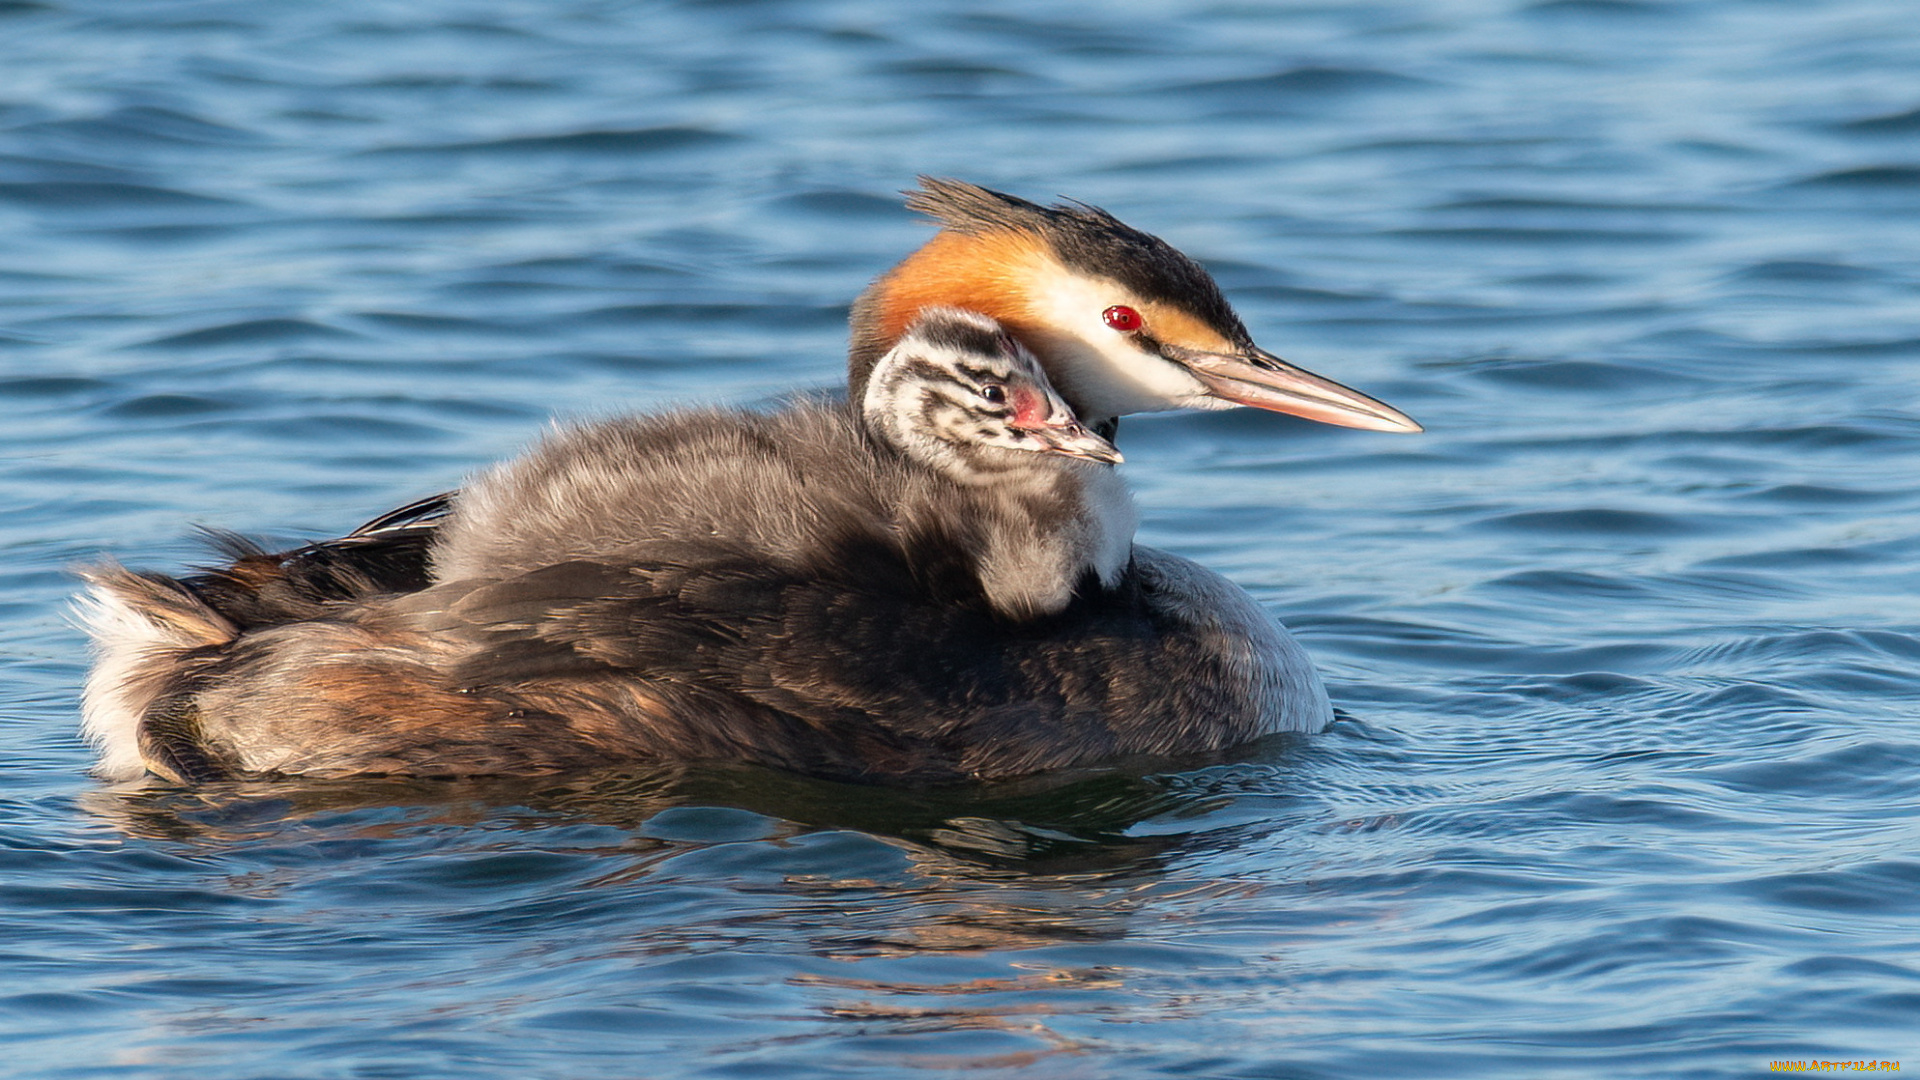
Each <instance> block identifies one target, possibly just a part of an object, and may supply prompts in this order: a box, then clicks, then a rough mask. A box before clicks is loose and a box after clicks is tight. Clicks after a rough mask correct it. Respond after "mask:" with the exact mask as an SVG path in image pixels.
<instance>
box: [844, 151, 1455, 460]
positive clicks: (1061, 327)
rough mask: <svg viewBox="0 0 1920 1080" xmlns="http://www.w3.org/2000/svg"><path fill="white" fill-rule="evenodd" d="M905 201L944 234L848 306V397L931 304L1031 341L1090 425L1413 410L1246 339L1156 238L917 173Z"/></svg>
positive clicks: (1383, 420) (1395, 427)
mask: <svg viewBox="0 0 1920 1080" xmlns="http://www.w3.org/2000/svg"><path fill="white" fill-rule="evenodd" d="M920 185H921V186H920V190H918V191H915V192H911V193H909V195H908V198H907V206H908V207H909V208H910V209H913V210H916V211H919V212H920V213H923V214H926V215H928V216H929V217H932V218H933V219H935V220H936V221H937V222H938V223H939V224H940V226H941V229H940V231H939V232H938V233H936V234H935V235H934V236H933V238H932V239H931V240H929V241H927V243H926V244H925V245H923V246H922V247H921V248H920V249H919V250H918V251H915V252H914V253H913V254H912V255H910V256H908V257H907V258H906V259H905V260H904V261H902V262H901V263H900V264H899V265H898V266H895V267H894V268H893V269H892V270H890V271H888V272H887V273H886V274H884V275H882V276H881V277H880V278H879V279H878V280H876V281H875V282H874V283H873V285H872V286H871V287H870V288H869V289H868V290H867V291H866V293H864V294H863V295H862V296H861V297H860V299H859V300H858V301H856V302H855V304H854V308H853V319H852V323H853V337H852V343H851V348H850V351H849V356H848V366H849V377H850V384H851V386H852V388H853V395H854V399H855V400H856V401H858V400H860V399H861V390H862V387H863V386H864V384H865V382H866V379H867V377H868V374H869V372H871V370H872V368H873V365H874V363H875V361H876V360H877V359H878V358H879V357H880V356H881V355H883V354H884V353H885V352H886V351H887V350H888V349H889V348H890V347H891V346H892V344H893V343H894V342H895V341H898V340H899V339H900V337H901V335H903V334H904V333H905V332H906V329H907V327H908V326H909V325H910V324H911V323H912V322H913V321H914V319H915V318H916V317H917V316H918V314H919V313H920V312H921V311H923V310H925V309H927V308H929V307H955V308H962V309H965V310H969V311H977V312H980V313H981V314H984V315H987V316H989V317H991V318H992V319H994V320H995V321H996V322H998V323H1000V324H1001V325H1002V326H1004V327H1005V328H1006V329H1007V330H1008V331H1009V332H1011V333H1012V334H1013V336H1014V337H1016V338H1017V339H1019V341H1020V342H1021V343H1022V344H1023V345H1025V346H1026V347H1027V348H1028V349H1030V350H1032V351H1033V352H1034V353H1035V354H1036V355H1037V356H1038V357H1039V359H1040V361H1041V363H1042V364H1043V365H1044V366H1045V368H1046V370H1047V376H1048V378H1049V379H1050V380H1051V381H1052V383H1053V385H1054V386H1055V387H1056V388H1057V389H1058V390H1059V392H1060V393H1061V395H1062V396H1064V397H1065V398H1066V400H1067V401H1069V402H1071V403H1072V405H1073V407H1074V409H1075V410H1077V411H1078V413H1079V415H1080V416H1081V417H1083V418H1084V419H1086V420H1087V421H1088V422H1089V423H1098V422H1103V421H1105V420H1107V419H1110V418H1113V417H1118V416H1122V415H1125V414H1128V413H1135V412H1158V411H1164V410H1169V409H1225V408H1232V407H1234V406H1237V405H1250V406H1253V407H1255V408H1261V409H1269V410H1272V411H1275V412H1284V413H1290V414H1292V415H1295V416H1301V417H1305V418H1307V419H1311V420H1318V421H1321V422H1323V423H1329V424H1338V425H1341V426H1345V427H1357V428H1366V429H1369V430H1373V431H1419V430H1421V429H1420V425H1419V424H1417V423H1415V422H1414V421H1413V420H1412V419H1411V418H1410V417H1408V416H1407V415H1406V414H1404V413H1402V412H1400V411H1399V410H1397V409H1395V408H1393V407H1392V406H1389V405H1386V404H1384V403H1382V402H1379V401H1376V400H1374V399H1373V398H1371V397H1368V396H1367V395H1365V394H1362V393H1360V392H1359V391H1357V390H1353V389H1350V388H1348V387H1345V386H1342V385H1340V384H1339V383H1336V382H1334V381H1332V380H1331V379H1326V378H1323V377H1321V376H1319V375H1315V374H1313V373H1312V372H1310V371H1306V370H1304V369H1302V368H1299V367H1295V366H1294V365H1292V364H1289V363H1287V362H1286V361H1284V360H1281V359H1280V358H1279V357H1277V356H1274V355H1273V354H1272V353H1269V352H1267V351H1266V350H1264V349H1262V348H1260V347H1259V346H1257V345H1255V344H1254V342H1253V338H1252V337H1251V336H1250V335H1249V334H1248V333H1247V330H1246V327H1245V326H1244V325H1243V324H1242V323H1241V322H1240V318H1239V316H1237V315H1235V314H1234V312H1233V308H1232V306H1231V305H1229V304H1228V303H1227V300H1226V297H1225V296H1224V295H1223V294H1222V293H1221V292H1220V287H1219V285H1217V284H1216V283H1215V282H1214V280H1213V277H1212V276H1211V275H1209V274H1208V273H1207V272H1206V270H1204V269H1202V268H1201V266H1200V264H1198V263H1196V262H1194V261H1193V260H1192V259H1190V258H1188V257H1187V256H1185V255H1183V254H1181V253H1180V252H1179V251H1178V250H1176V249H1175V248H1174V247H1173V246H1172V245H1170V244H1168V243H1167V242H1165V241H1164V240H1161V239H1160V238H1158V237H1156V236H1151V235H1149V234H1147V233H1144V232H1141V231H1140V230H1138V229H1135V228H1132V227H1131V226H1129V225H1127V224H1126V223H1125V222H1122V221H1121V220H1119V219H1118V218H1116V217H1114V216H1113V215H1112V214H1109V213H1107V212H1106V211H1104V210H1101V209H1099V208H1097V207H1093V206H1087V205H1084V204H1080V203H1067V204H1062V205H1058V206H1052V207H1047V206H1041V205H1039V204H1037V203H1031V202H1028V201H1026V200H1025V199H1019V198H1015V197H1014V196H1011V195H1004V194H1001V193H1000V192H997V191H991V190H988V189H987V188H983V187H979V186H977V185H974V184H968V183H963V182H961V181H958V180H942V179H934V178H930V177H922V178H921V180H920Z"/></svg>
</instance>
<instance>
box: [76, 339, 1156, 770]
mask: <svg viewBox="0 0 1920 1080" xmlns="http://www.w3.org/2000/svg"><path fill="white" fill-rule="evenodd" d="M874 372H875V377H874V379H873V380H872V381H871V382H870V384H869V387H868V392H867V395H866V399H865V401H864V408H863V409H862V410H861V411H860V413H859V414H858V415H856V414H855V413H854V412H853V410H852V409H851V408H850V407H849V406H848V405H847V403H845V402H837V401H827V400H811V401H801V402H798V403H795V404H793V405H791V406H789V407H787V408H785V409H783V410H779V411H777V412H769V413H761V412H752V411H747V410H682V411H675V412H668V413H665V414H661V415H657V416H651V417H639V418H629V419H624V420H615V421H609V422H605V423H599V424H591V425H584V426H580V427H577V428H574V429H572V430H570V431H566V432H562V433H560V434H559V435H556V436H555V437H553V438H551V439H549V440H548V441H547V442H546V443H545V444H543V445H542V446H540V447H538V448H536V449H535V450H534V451H533V452H532V453H530V454H529V455H527V456H526V457H524V458H522V459H520V460H518V461H515V462H512V463H509V464H508V465H505V466H503V467H501V468H500V469H497V470H495V471H494V472H493V473H491V474H489V475H487V476H485V477H483V478H482V479H480V480H479V481H478V482H476V483H475V484H474V485H472V486H471V487H470V488H469V489H468V490H467V492H466V493H465V494H464V495H463V496H462V497H461V499H460V502H459V504H458V505H457V506H456V508H455V509H454V511H453V513H452V515H451V516H450V517H449V518H448V520H447V522H446V523H445V525H444V527H443V528H442V530H441V532H440V537H439V547H438V550H437V552H436V556H437V558H436V565H437V570H438V573H437V579H438V583H437V584H436V585H434V586H432V587H429V588H427V589H425V590H422V591H419V592H415V593H412V594H401V595H396V596H389V597H386V598H383V599H381V600H375V601H372V602H363V603H352V602H336V603H334V604H331V605H328V606H327V607H326V608H325V609H324V610H323V611H322V612H320V613H319V614H318V615H317V616H316V617H314V618H310V619H305V620H301V621H298V622H294V623H290V624H286V625H281V626H273V627H267V628H265V629H260V630H255V631H252V632H248V631H245V630H244V629H242V628H240V627H237V626H234V625H233V624H232V623H231V622H230V621H228V620H225V619H224V618H223V617H222V616H221V614H220V613H219V612H218V611H217V610H215V609H214V608H212V607H211V606H209V605H207V604H206V603H204V602H203V601H202V600H201V599H200V598H199V597H198V596H197V595H196V594H195V592H194V591H193V590H192V589H191V588H189V587H187V586H186V585H184V584H182V583H181V582H179V581H176V580H174V579H171V578H167V577H164V576H161V575H157V574H135V573H132V572H130V571H126V570H122V569H118V568H106V569H102V570H98V571H95V572H93V573H92V574H90V575H89V579H90V581H91V583H92V585H93V597H92V599H93V602H94V609H93V614H94V618H93V620H92V628H93V630H94V633H95V637H96V642H97V643H98V645H99V646H100V648H101V652H102V656H101V662H100V664H99V666H98V667H97V668H96V673H95V678H94V680H92V681H90V682H89V685H88V687H87V694H86V711H87V724H88V731H89V735H90V736H91V737H92V738H93V739H94V740H95V741H96V742H97V743H99V744H101V746H102V749H103V767H107V766H112V767H113V768H114V769H115V771H116V773H118V774H122V775H137V773H138V772H140V771H152V772H155V773H158V774H159V775H162V776H165V777H169V778H172V779H175V780H181V781H197V780H208V779H221V778H228V777H234V776H245V775H261V774H281V775H312V776H341V775H361V774H373V773H382V774H405V775H447V774H455V775H467V774H474V773H526V772H542V771H550V770H553V769H558V768H571V767H579V766H581V765H585V764H594V763H605V762H608V761H619V760H632V759H649V758H681V757H695V758H698V757H720V758H724V759H746V760H759V761H764V762H766V763H769V764H776V765H780V766H784V767H789V768H801V769H803V770H807V771H817V772H824V773H827V774H829V775H837V776H843V777H851V778H867V777H870V776H892V775H897V774H902V773H907V774H915V775H933V776H943V777H949V778H951V777H953V776H956V775H959V773H958V770H956V769H954V768H953V767H952V766H951V764H950V763H948V762H947V761H946V760H945V756H946V755H944V754H936V753H932V752H928V751H925V750H919V751H916V750H915V749H914V748H913V747H912V745H911V740H906V742H905V743H903V742H902V740H901V739H900V738H899V737H898V736H896V735H894V734H893V733H891V732H889V731H888V730H887V720H888V718H886V717H867V718H845V717H843V718H842V721H843V722H842V724H841V726H842V727H843V728H844V729H845V730H844V731H843V732H841V733H839V734H833V735H827V734H819V733H818V731H817V730H815V729H814V728H812V727H810V726H809V725H807V724H800V725H798V726H797V727H796V722H795V719H794V718H793V717H792V716H791V715H788V714H786V713H785V712H784V711H781V710H778V709H776V708H770V707H769V704H770V703H768V702H765V701H762V700H760V699H759V698H758V697H757V696H756V695H755V694H754V693H753V692H752V691H751V690H749V689H747V688H746V687H743V686H742V685H740V680H741V679H742V678H743V677H746V678H749V679H751V678H753V676H751V675H748V672H749V670H754V669H755V668H754V665H751V664H747V665H742V664H740V663H738V662H737V660H726V659H717V658H716V656H715V650H714V648H713V644H712V642H711V641H703V640H702V639H703V638H710V637H713V636H715V635H716V633H718V634H726V635H729V636H736V637H740V636H746V637H750V636H751V631H750V630H749V629H748V628H747V627H745V626H725V625H724V624H725V623H726V622H727V619H728V618H730V617H731V616H730V615H729V614H728V613H726V612H713V611H710V610H707V608H708V606H709V605H710V603H711V596H712V594H713V589H714V587H715V582H716V575H718V577H719V578H722V579H727V580H730V581H731V582H733V584H734V585H735V586H736V587H737V586H738V585H739V584H740V583H741V582H746V581H752V580H755V579H756V578H757V579H759V580H762V581H774V580H780V581H796V580H797V581H805V582H808V583H810V584H814V585H823V584H824V585H827V586H828V587H830V588H834V589H837V590H838V591H839V594H840V595H841V596H842V597H843V598H845V597H855V598H858V597H860V596H861V595H862V594H863V593H864V594H865V597H866V601H867V603H868V604H869V606H870V607H871V608H872V613H873V614H877V615H881V616H891V615H893V614H896V613H898V612H900V611H903V610H909V611H931V612H940V611H943V610H944V611H948V612H967V611H973V612H976V613H977V614H973V615H966V616H964V618H966V619H978V618H980V617H981V616H986V617H988V618H989V619H991V620H993V621H999V622H1002V623H1017V622H1019V621H1024V620H1032V619H1036V618H1040V617H1044V616H1051V615H1057V614H1059V613H1060V612H1061V611H1063V610H1064V609H1065V608H1066V607H1067V606H1068V604H1069V602H1070V601H1071V600H1072V599H1073V597H1074V596H1075V593H1076V589H1080V588H1091V589H1103V588H1106V587H1109V586H1112V585H1113V584H1115V583H1117V582H1118V581H1119V580H1120V577H1121V575H1122V572H1123V570H1124V569H1125V567H1126V564H1127V561H1128V559H1129V557H1130V551H1131V539H1132V530H1133V524H1134V519H1133V514H1132V508H1131V504H1130V503H1129V502H1128V501H1127V499H1126V496H1125V492H1124V489H1122V488H1121V487H1120V486H1119V482H1118V481H1117V480H1116V479H1115V478H1114V476H1113V470H1112V469H1111V468H1110V467H1109V466H1111V465H1113V464H1115V463H1117V462H1118V461H1119V460H1120V456H1119V454H1118V452H1117V451H1115V450H1114V448H1113V446H1112V445H1111V444H1110V443H1108V442H1107V441H1106V440H1105V439H1103V438H1101V437H1100V436H1098V435H1095V434H1093V433H1092V432H1090V431H1088V430H1087V429H1086V428H1085V427H1084V426H1082V425H1081V424H1080V423H1079V422H1078V421H1077V420H1076V419H1075V417H1074V415H1073V413H1072V411H1071V410H1070V409H1068V408H1067V407H1066V405H1065V403H1064V402H1062V401H1061V400H1060V398H1059V396H1058V395H1057V394H1055V393H1054V391H1053V390H1052V388H1051V387H1050V386H1049V385H1048V384H1047V382H1046V378H1045V376H1044V374H1043V373H1042V371H1041V369H1040V366H1039V364H1038V362H1037V361H1036V360H1035V359H1034V358H1033V356H1032V355H1031V354H1030V353H1028V352H1027V351H1026V350H1025V349H1023V348H1022V347H1021V346H1020V345H1019V344H1018V343H1017V342H1015V341H1014V340H1013V339H1012V338H1011V337H1009V336H1008V335H1007V334H1006V333H1005V332H1004V331H1002V330H1001V328H1000V327H999V326H998V325H996V324H995V323H994V322H993V321H992V320H990V319H988V318H986V317H985V316H982V315H977V314H973V313H970V312H963V311H958V310H951V309H932V310H929V311H927V312H924V313H923V314H922V315H921V317H920V318H919V319H917V320H916V321H915V322H914V324H913V325H912V326H911V327H909V329H908V330H907V332H906V334H905V336H904V337H903V338H902V339H901V341H900V342H899V343H898V345H896V346H895V348H893V349H892V350H890V351H889V352H888V353H887V354H886V355H885V356H884V357H883V358H882V359H881V360H880V361H879V363H878V364H877V365H876V367H875V369H874ZM722 595H725V593H724V592H723V593H722ZM748 606H749V608H751V606H752V605H748ZM856 607H857V604H856ZM640 613H644V616H645V617H643V618H636V617H635V616H636V614H640ZM734 614H737V612H736V613H734ZM855 614H856V615H858V614H859V613H858V612H857V611H856V612H855ZM790 636H791V635H790ZM800 637H801V638H803V637H804V635H800ZM796 640H797V639H796ZM812 645H813V647H814V648H816V649H818V650H819V651H820V652H821V653H822V654H823V655H824V654H826V653H830V652H831V651H832V648H833V645H832V643H831V642H830V641H823V640H821V641H814V642H812ZM583 664H584V666H582V665H583ZM703 664H705V665H717V666H710V667H709V668H707V669H702V665H703ZM690 665H691V666H690ZM787 696H789V697H791V696H793V695H792V693H791V688H788V692H787ZM816 744H817V745H816ZM876 746H882V747H884V750H883V751H882V752H881V753H880V755H879V757H878V758H877V759H875V760H871V761H870V760H866V756H865V755H866V754H867V753H868V751H870V750H872V749H873V748H874V747H876Z"/></svg>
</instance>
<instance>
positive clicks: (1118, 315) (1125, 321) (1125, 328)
mask: <svg viewBox="0 0 1920 1080" xmlns="http://www.w3.org/2000/svg"><path fill="white" fill-rule="evenodd" d="M1100 317H1101V318H1103V319H1105V320H1107V325H1108V326H1111V327H1113V328H1114V329H1115V330H1118V331H1120V332H1121V333H1123V334H1131V333H1133V332H1134V331H1135V330H1138V329H1140V327H1141V325H1142V320H1141V318H1140V313H1139V312H1137V311H1135V310H1133V309H1132V308H1130V307H1128V306H1127V305H1125V304H1115V305H1113V306H1112V307H1110V308H1108V309H1107V310H1105V311H1103V312H1101V313H1100Z"/></svg>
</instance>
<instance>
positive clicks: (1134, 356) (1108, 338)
mask: <svg viewBox="0 0 1920 1080" xmlns="http://www.w3.org/2000/svg"><path fill="white" fill-rule="evenodd" d="M1127 299H1130V298H1129V297H1128V296H1127V294H1126V291H1125V290H1124V289H1122V288H1121V287H1120V286H1118V285H1116V284H1113V283H1111V282H1101V281H1095V280H1090V279H1088V278H1083V277H1075V276H1073V275H1072V274H1069V273H1067V272H1066V271H1065V270H1062V269H1058V268H1056V269H1054V271H1053V273H1052V274H1050V275H1047V278H1046V280H1044V281H1043V282H1042V283H1041V284H1040V288H1039V289H1038V290H1037V295H1036V296H1035V299H1034V303H1033V307H1032V314H1033V315H1034V317H1035V318H1036V320H1037V321H1039V322H1040V323H1041V324H1042V325H1044V326H1047V327H1049V328H1051V329H1052V330H1053V331H1054V332H1055V334H1056V335H1057V336H1056V337H1055V338H1054V339H1053V341H1052V342H1051V344H1053V345H1054V346H1055V347H1054V349H1053V350H1052V352H1053V358H1054V360H1055V370H1054V371H1053V372H1052V375H1053V382H1054V385H1055V386H1057V387H1060V388H1062V389H1063V390H1064V392H1065V393H1066V395H1067V396H1068V397H1069V398H1070V399H1072V401H1073V404H1074V406H1075V407H1076V408H1077V409H1078V410H1079V412H1080V415H1081V417H1082V418H1084V419H1087V420H1099V419H1102V418H1104V417H1109V416H1124V415H1126V414H1128V413H1137V412H1165V411H1166V410H1168V409H1205V408H1232V407H1233V406H1232V403H1231V402H1221V401H1219V399H1217V398H1215V397H1213V396H1212V395H1211V394H1209V393H1208V392H1207V388H1206V387H1205V386H1204V385H1202V384H1201V382H1200V380H1198V379H1196V378H1194V377H1193V376H1192V375H1190V374H1188V373H1187V371H1186V369H1184V368H1182V367H1180V366H1179V365H1178V364H1174V363H1170V362H1168V361H1166V360H1162V359H1160V358H1159V357H1157V356H1153V355H1150V354H1148V353H1145V352H1142V351H1141V350H1140V349H1139V347H1138V346H1136V345H1135V344H1134V342H1133V339H1132V338H1130V337H1128V336H1127V335H1126V334H1123V333H1120V332H1119V331H1117V330H1114V329H1111V328H1110V327H1108V326H1107V324H1106V322H1105V321H1104V320H1102V319H1101V317H1100V313H1101V312H1103V311H1105V310H1106V309H1107V308H1108V307H1111V306H1112V305H1113V304H1115V303H1119V302H1121V301H1123V300H1127ZM1148 329H1152V328H1151V327H1149V328H1148Z"/></svg>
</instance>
